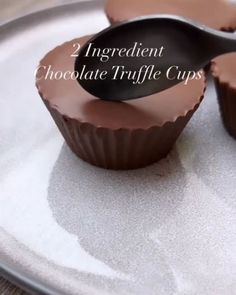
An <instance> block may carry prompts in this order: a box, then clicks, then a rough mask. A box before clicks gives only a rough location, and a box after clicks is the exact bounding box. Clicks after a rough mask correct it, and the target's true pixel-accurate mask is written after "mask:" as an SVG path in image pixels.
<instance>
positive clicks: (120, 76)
mask: <svg viewBox="0 0 236 295" xmlns="http://www.w3.org/2000/svg"><path fill="white" fill-rule="evenodd" d="M235 50H236V38H235V36H234V35H233V34H232V33H224V32H220V31H217V30H213V29H210V28H207V27H205V26H203V25H200V24H197V23H195V22H192V21H190V20H188V19H185V18H182V17H178V16H171V15H154V16H145V17H139V18H136V19H133V20H129V21H126V22H122V23H119V24H116V25H113V26H110V27H109V28H107V29H105V30H103V31H102V32H100V33H98V34H97V35H95V36H94V37H92V38H91V39H90V40H89V41H88V42H87V43H86V44H85V45H84V46H83V47H82V48H81V49H80V52H79V55H78V57H77V58H76V61H75V71H77V72H79V73H82V74H83V73H84V76H83V75H82V74H81V75H80V77H79V78H78V82H79V83H80V85H81V86H82V87H83V88H84V89H85V90H86V91H88V92H89V93H91V94H92V95H94V96H96V97H99V98H101V99H104V100H113V101H122V100H129V99H135V98H140V97H144V96H148V95H151V94H154V93H157V92H160V91H163V90H165V89H167V88H170V87H172V86H174V85H176V84H178V83H180V82H183V81H184V83H185V84H186V83H188V82H189V81H190V80H192V79H200V78H201V76H202V75H203V70H202V69H203V68H204V66H206V65H207V64H208V63H209V61H210V60H211V59H212V58H214V57H216V56H218V55H220V54H223V53H227V52H231V51H235Z"/></svg>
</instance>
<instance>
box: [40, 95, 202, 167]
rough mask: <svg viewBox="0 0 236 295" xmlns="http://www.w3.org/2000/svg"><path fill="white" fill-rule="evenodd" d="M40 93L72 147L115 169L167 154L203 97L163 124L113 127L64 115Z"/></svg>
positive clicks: (87, 158)
mask: <svg viewBox="0 0 236 295" xmlns="http://www.w3.org/2000/svg"><path fill="white" fill-rule="evenodd" d="M40 95H41V97H42V99H43V102H44V103H45V105H46V107H47V109H48V110H49V112H50V113H51V115H52V117H53V119H54V121H55V123H56V125H57V127H58V128H59V130H60V132H61V133H62V135H63V137H64V139H65V141H66V142H67V144H68V146H69V147H70V148H71V150H72V151H73V152H74V153H75V154H76V155H77V156H78V157H80V158H81V159H83V160H84V161H86V162H88V163H90V164H92V165H95V166H99V167H102V168H106V169H115V170H127V169H136V168H141V167H145V166H147V165H149V164H152V163H154V162H157V161H159V160H160V159H162V158H164V157H166V156H167V154H168V153H169V152H170V150H171V149H172V147H173V146H174V144H175V142H176V140H177V138H178V137H179V135H180V134H181V132H182V131H183V129H184V127H185V126H186V124H187V123H188V121H189V120H190V118H191V117H192V115H193V114H194V112H195V111H196V110H197V109H198V107H199V104H200V102H201V101H202V99H203V96H202V97H201V98H199V101H198V103H197V104H196V105H195V106H194V108H193V109H192V110H189V111H188V112H187V113H186V114H185V115H184V116H180V117H178V118H177V119H176V120H175V121H174V122H166V123H165V124H164V125H163V126H160V127H159V126H153V127H151V128H149V129H131V130H129V129H117V130H113V129H109V128H102V127H97V126H94V125H92V124H90V123H85V122H80V121H78V120H75V119H71V118H68V117H65V116H63V115H62V114H60V113H59V112H58V111H57V110H56V109H55V108H53V107H52V106H50V104H49V102H48V101H47V100H45V99H44V98H43V96H42V94H41V93H40Z"/></svg>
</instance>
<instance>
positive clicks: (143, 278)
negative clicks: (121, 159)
mask: <svg viewBox="0 0 236 295" xmlns="http://www.w3.org/2000/svg"><path fill="white" fill-rule="evenodd" d="M107 25H108V23H107V20H106V18H105V16H104V14H103V12H102V4H101V2H99V3H98V2H96V3H95V2H90V1H89V2H87V3H79V4H73V5H70V6H67V7H63V8H58V9H53V10H48V12H47V13H39V14H36V15H34V16H30V17H27V18H25V19H21V20H18V21H15V22H13V23H11V24H9V25H7V26H4V27H2V29H1V31H0V39H1V43H0V81H1V82H0V83H1V87H0V91H1V95H0V118H1V121H0V262H1V267H2V268H4V269H5V270H7V271H8V272H10V273H11V274H12V275H14V276H17V277H18V278H20V279H22V278H23V279H24V281H25V282H26V283H29V282H31V284H33V285H35V286H36V287H38V288H40V289H42V286H45V291H44V292H45V293H50V294H53V293H55V294H76V295H80V294H81V295H85V294H89V295H91V294H96V295H99V294H100V295H106V294H109V295H112V294H119V295H132V294H135V295H170V294H175V295H177V294H178V295H202V294H204V295H234V294H236V254H235V253H236V214H235V213H236V142H235V141H234V140H233V139H231V138H230V137H229V136H228V135H227V134H226V132H225V131H224V129H223V127H222V125H221V121H220V117H219V112H218V106H217V103H216V97H215V92H214V88H213V85H212V84H211V83H210V84H209V88H208V91H207V95H206V98H205V100H204V102H203V104H202V105H201V107H200V109H199V111H198V112H197V113H196V114H195V116H194V118H193V120H192V121H191V123H190V124H189V125H188V127H187V128H186V129H185V131H184V133H183V134H182V136H181V138H180V139H179V141H178V143H177V145H176V147H175V148H174V149H173V151H172V153H171V154H170V155H169V156H168V157H167V158H166V159H164V160H163V161H161V162H160V163H158V164H155V165H153V166H150V167H148V168H145V169H140V170H136V171H129V172H125V171H123V172H115V171H106V170H102V169H99V168H95V167H92V166H90V165H88V164H86V163H84V162H82V161H81V160H79V159H77V158H76V157H75V156H74V155H73V154H72V153H71V152H70V150H69V149H68V148H67V147H66V146H65V144H64V143H63V139H62V137H61V136H60V134H59V132H58V131H57V128H56V127H55V125H54V123H53V121H52V119H51V118H50V116H49V114H48V112H47V111H46V109H45V107H44V105H43V104H42V102H41V100H40V98H39V96H38V94H37V91H36V89H35V87H34V75H33V72H34V69H35V67H36V66H37V64H38V61H39V59H41V57H42V56H43V55H44V54H45V53H46V52H47V51H49V50H50V49H52V48H53V47H54V46H56V45H58V44H60V43H62V42H64V41H66V40H70V39H72V38H74V37H76V36H80V35H83V34H88V33H93V32H96V31H98V30H100V29H102V28H104V27H106V26H107ZM46 289H47V290H48V291H47V290H46Z"/></svg>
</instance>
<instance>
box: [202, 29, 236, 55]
mask: <svg viewBox="0 0 236 295" xmlns="http://www.w3.org/2000/svg"><path fill="white" fill-rule="evenodd" d="M208 33H209V41H208V42H207V46H210V48H212V54H213V56H212V57H216V56H218V55H221V54H225V53H230V52H236V34H233V33H226V32H221V31H216V30H208Z"/></svg>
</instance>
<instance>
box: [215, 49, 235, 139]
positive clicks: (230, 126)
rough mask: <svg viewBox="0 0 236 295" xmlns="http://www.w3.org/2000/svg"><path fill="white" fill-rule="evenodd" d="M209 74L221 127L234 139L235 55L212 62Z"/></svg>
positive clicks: (225, 56) (228, 55)
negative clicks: (221, 122) (212, 81)
mask: <svg viewBox="0 0 236 295" xmlns="http://www.w3.org/2000/svg"><path fill="white" fill-rule="evenodd" d="M211 72H212V75H213V77H214V82H215V86H216V94H217V99H218V102H219V109H220V113H221V118H222V121H223V125H224V127H225V129H226V131H227V132H228V133H229V134H230V135H231V136H232V137H233V138H234V139H236V84H235V74H236V54H235V53H231V54H227V55H224V56H221V57H219V58H217V59H215V60H214V61H212V65H211Z"/></svg>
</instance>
